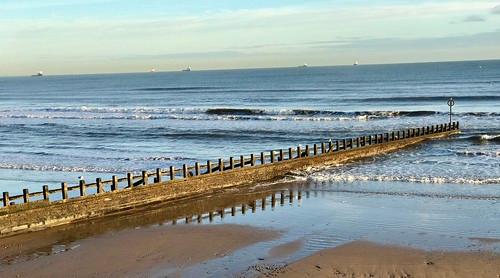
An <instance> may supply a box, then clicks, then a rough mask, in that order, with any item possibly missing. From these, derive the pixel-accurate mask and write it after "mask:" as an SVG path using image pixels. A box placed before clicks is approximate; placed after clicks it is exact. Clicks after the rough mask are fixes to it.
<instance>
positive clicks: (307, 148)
mask: <svg viewBox="0 0 500 278" xmlns="http://www.w3.org/2000/svg"><path fill="white" fill-rule="evenodd" d="M305 156H306V157H309V145H306V155H305Z"/></svg>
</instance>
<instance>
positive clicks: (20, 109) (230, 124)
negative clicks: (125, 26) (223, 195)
mask: <svg viewBox="0 0 500 278" xmlns="http://www.w3.org/2000/svg"><path fill="white" fill-rule="evenodd" d="M449 97H453V98H454V99H455V100H456V105H455V107H454V115H453V119H454V120H459V121H460V123H461V127H462V131H463V133H462V134H461V135H459V136H457V137H453V138H449V139H445V140H437V141H432V142H428V143H425V144H423V145H420V146H417V147H413V148H409V149H407V150H404V151H401V152H397V153H393V154H389V155H385V156H380V157H376V158H372V159H368V160H365V161H362V162H357V163H354V164H351V165H347V166H339V167H330V168H326V169H320V170H318V171H314V172H311V173H305V174H304V173H299V174H298V175H297V179H305V180H308V181H309V182H311V183H323V184H324V183H328V184H342V185H345V184H353V185H354V184H363V182H379V183H380V184H383V185H384V186H381V187H380V188H383V189H380V188H379V189H380V190H384V192H392V193H394V194H396V193H397V194H405V192H406V193H407V191H408V192H410V191H411V192H414V191H418V190H420V189H419V188H429V190H431V191H433V192H434V190H435V189H436V188H438V189H439V191H440V192H441V193H440V194H442V195H453V194H454V192H455V188H458V187H460V188H465V189H464V190H465V192H468V193H464V194H466V195H467V194H472V195H474V194H480V195H481V196H482V197H485V198H487V197H495V198H498V196H499V195H500V192H499V184H500V167H499V166H500V148H499V146H500V61H478V62H454V63H428V64H401V65H362V66H357V67H354V66H343V67H310V68H282V69H252V70H227V71H224V70H221V71H192V72H164V73H162V72H159V73H136V74H96V75H73V76H50V75H49V76H44V77H3V78H0V136H1V140H0V191H9V192H10V193H11V195H13V194H19V193H21V192H22V189H23V188H29V189H30V191H40V190H41V187H42V185H44V184H48V185H49V186H50V187H51V188H55V187H58V186H59V184H60V182H62V181H66V182H69V183H70V184H76V183H77V177H78V176H83V177H85V179H86V180H87V181H88V182H90V181H92V180H93V179H95V178H96V177H102V178H110V177H111V176H112V175H113V174H118V175H125V173H126V172H128V171H134V172H138V171H140V170H144V169H151V170H152V169H154V168H157V167H161V168H167V167H169V166H170V165H175V166H180V165H182V164H184V163H190V164H192V163H194V162H195V161H205V160H207V159H216V158H219V157H229V156H238V155H240V154H249V153H252V152H254V153H256V152H260V151H264V150H269V149H276V148H288V147H291V146H296V145H298V144H311V143H316V142H320V141H325V140H328V139H334V140H335V139H339V138H345V137H350V136H359V135H362V134H373V133H375V132H383V131H387V130H392V129H398V128H405V127H411V126H414V127H421V126H425V125H430V124H437V123H444V122H447V121H448V106H447V104H446V100H447V99H448V98H449ZM404 185H406V186H404ZM356 190H357V191H362V192H365V191H367V192H369V191H370V190H371V189H370V188H365V187H363V186H361V187H359V186H358V187H357V189H355V191H356ZM464 190H460V192H464ZM477 192H480V193H477ZM422 194H424V193H422Z"/></svg>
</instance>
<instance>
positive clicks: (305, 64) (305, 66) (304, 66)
mask: <svg viewBox="0 0 500 278" xmlns="http://www.w3.org/2000/svg"><path fill="white" fill-rule="evenodd" d="M307 67H309V65H308V64H307V63H304V64H303V65H301V66H299V68H307Z"/></svg>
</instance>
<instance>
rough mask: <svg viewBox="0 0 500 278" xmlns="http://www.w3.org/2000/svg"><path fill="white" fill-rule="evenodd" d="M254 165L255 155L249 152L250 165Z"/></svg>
mask: <svg viewBox="0 0 500 278" xmlns="http://www.w3.org/2000/svg"><path fill="white" fill-rule="evenodd" d="M254 165H255V155H254V154H251V155H250V166H254Z"/></svg>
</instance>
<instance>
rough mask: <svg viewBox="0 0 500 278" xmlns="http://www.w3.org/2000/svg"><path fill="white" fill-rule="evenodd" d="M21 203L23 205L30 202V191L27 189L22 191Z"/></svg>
mask: <svg viewBox="0 0 500 278" xmlns="http://www.w3.org/2000/svg"><path fill="white" fill-rule="evenodd" d="M23 202H24V203H25V204H26V203H29V202H30V191H29V189H27V188H25V189H23Z"/></svg>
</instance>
